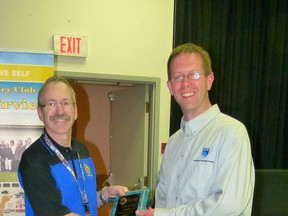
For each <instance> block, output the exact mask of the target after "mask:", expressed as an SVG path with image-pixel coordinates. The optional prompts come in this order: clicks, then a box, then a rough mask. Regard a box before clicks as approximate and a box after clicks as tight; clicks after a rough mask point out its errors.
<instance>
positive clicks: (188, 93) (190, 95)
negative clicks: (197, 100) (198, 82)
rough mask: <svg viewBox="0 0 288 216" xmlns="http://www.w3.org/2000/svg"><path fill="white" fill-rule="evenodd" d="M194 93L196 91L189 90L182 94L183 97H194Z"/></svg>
mask: <svg viewBox="0 0 288 216" xmlns="http://www.w3.org/2000/svg"><path fill="white" fill-rule="evenodd" d="M193 95H194V93H192V92H187V93H183V94H182V96H183V97H192V96H193Z"/></svg>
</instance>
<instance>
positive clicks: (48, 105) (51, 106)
mask: <svg viewBox="0 0 288 216" xmlns="http://www.w3.org/2000/svg"><path fill="white" fill-rule="evenodd" d="M74 104H75V103H74V102H71V101H62V102H48V103H46V104H43V105H42V106H41V107H45V108H46V109H47V110H56V109H57V107H58V105H61V107H62V108H63V109H69V108H71V107H72V105H74Z"/></svg>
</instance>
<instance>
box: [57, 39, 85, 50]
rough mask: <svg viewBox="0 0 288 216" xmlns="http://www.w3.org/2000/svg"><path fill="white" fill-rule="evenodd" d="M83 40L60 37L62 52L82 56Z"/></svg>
mask: <svg viewBox="0 0 288 216" xmlns="http://www.w3.org/2000/svg"><path fill="white" fill-rule="evenodd" d="M80 49H81V38H80V37H73V36H60V52H61V53H68V54H80Z"/></svg>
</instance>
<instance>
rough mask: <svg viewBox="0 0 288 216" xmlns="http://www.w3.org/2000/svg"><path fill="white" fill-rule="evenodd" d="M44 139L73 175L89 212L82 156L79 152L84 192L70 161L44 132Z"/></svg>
mask: <svg viewBox="0 0 288 216" xmlns="http://www.w3.org/2000/svg"><path fill="white" fill-rule="evenodd" d="M43 135H44V136H43V137H44V139H45V143H46V145H47V146H48V147H49V148H50V149H51V150H52V151H53V152H54V153H55V154H56V155H57V157H58V158H59V160H60V161H61V162H62V164H63V165H64V166H65V167H66V169H67V170H68V171H69V172H70V173H71V175H72V176H73V178H74V180H75V182H76V183H77V186H78V188H79V191H80V193H81V196H82V200H83V205H84V207H85V211H89V210H88V208H89V207H88V198H87V194H86V190H85V175H84V171H83V167H82V163H81V160H80V155H79V153H78V152H77V157H78V162H79V165H80V170H81V174H82V178H83V183H84V190H83V191H82V189H81V187H80V185H79V183H78V181H77V178H76V175H75V173H74V171H73V169H72V168H71V166H70V164H69V163H68V161H67V160H66V159H65V158H64V156H63V155H62V154H61V152H60V151H59V150H58V149H57V147H56V146H55V145H54V144H53V143H52V141H51V140H50V138H49V137H48V135H47V134H46V133H45V132H43Z"/></svg>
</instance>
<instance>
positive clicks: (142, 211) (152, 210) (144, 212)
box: [135, 208, 154, 216]
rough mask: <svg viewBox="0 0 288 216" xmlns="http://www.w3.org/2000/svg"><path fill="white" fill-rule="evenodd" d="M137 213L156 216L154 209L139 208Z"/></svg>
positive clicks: (140, 215)
mask: <svg viewBox="0 0 288 216" xmlns="http://www.w3.org/2000/svg"><path fill="white" fill-rule="evenodd" d="M135 213H136V215H138V216H154V209H152V208H149V209H146V210H137V211H136V212H135Z"/></svg>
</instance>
